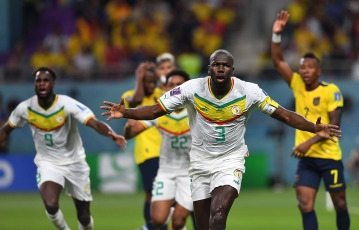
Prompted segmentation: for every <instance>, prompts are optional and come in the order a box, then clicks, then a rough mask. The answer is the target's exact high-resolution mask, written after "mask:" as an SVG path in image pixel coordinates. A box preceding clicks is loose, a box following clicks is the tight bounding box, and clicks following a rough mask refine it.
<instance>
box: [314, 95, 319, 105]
mask: <svg viewBox="0 0 359 230" xmlns="http://www.w3.org/2000/svg"><path fill="white" fill-rule="evenodd" d="M319 102H320V97H316V98H314V99H313V105H315V106H317V105H319Z"/></svg>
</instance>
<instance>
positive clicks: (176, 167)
mask: <svg viewBox="0 0 359 230" xmlns="http://www.w3.org/2000/svg"><path fill="white" fill-rule="evenodd" d="M140 122H141V124H143V125H144V126H145V127H146V128H150V127H152V126H157V127H158V130H159V131H160V133H161V136H162V144H161V150H160V166H159V168H160V169H161V170H163V169H165V170H166V171H172V172H173V171H175V172H183V171H185V172H186V174H187V173H188V169H189V152H190V150H191V142H192V138H191V134H190V129H189V122H188V114H187V110H186V109H183V110H182V111H180V112H179V113H177V112H173V113H171V114H167V115H164V116H162V117H159V118H157V119H155V120H149V121H145V120H144V121H140Z"/></svg>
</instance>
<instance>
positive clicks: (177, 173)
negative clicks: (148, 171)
mask: <svg viewBox="0 0 359 230" xmlns="http://www.w3.org/2000/svg"><path fill="white" fill-rule="evenodd" d="M188 80H189V75H188V74H187V73H186V72H184V71H183V70H173V71H171V72H169V73H168V74H167V75H166V88H167V89H168V90H171V89H173V88H175V87H177V86H179V85H181V84H183V83H184V82H186V81H188ZM152 126H157V127H158V129H159V131H160V134H161V136H162V144H161V150H160V164H159V165H160V166H159V169H158V172H157V176H156V178H155V180H154V182H153V186H152V201H151V220H152V224H153V225H154V226H155V227H157V228H160V227H162V226H163V225H164V224H166V221H167V220H169V219H170V218H171V217H170V210H171V206H172V203H173V202H174V201H175V202H176V203H175V208H174V213H173V218H172V229H174V230H179V229H185V224H186V218H187V216H188V215H189V214H190V213H191V212H192V211H193V203H192V198H191V191H190V178H189V176H188V169H189V151H190V149H191V141H192V139H191V134H190V129H189V123H188V115H187V110H186V109H178V110H176V111H174V112H173V113H171V114H168V115H165V116H162V117H159V118H157V119H155V120H149V121H146V120H143V121H136V120H132V119H130V120H129V121H128V122H127V124H126V126H125V130H124V136H125V138H126V139H130V138H132V137H134V136H136V135H138V134H139V133H141V132H143V131H144V130H146V129H148V128H150V127H152Z"/></svg>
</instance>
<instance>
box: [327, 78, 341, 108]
mask: <svg viewBox="0 0 359 230" xmlns="http://www.w3.org/2000/svg"><path fill="white" fill-rule="evenodd" d="M328 87H329V88H328V95H327V98H328V112H332V111H334V110H336V109H342V108H343V106H344V100H343V96H342V94H341V92H340V90H339V88H338V87H337V86H336V85H334V84H330V85H329V86H328Z"/></svg>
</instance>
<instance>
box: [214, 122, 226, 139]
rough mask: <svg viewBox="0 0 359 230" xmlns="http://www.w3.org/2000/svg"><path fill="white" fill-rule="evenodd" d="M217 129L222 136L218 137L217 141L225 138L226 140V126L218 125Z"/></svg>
mask: <svg viewBox="0 0 359 230" xmlns="http://www.w3.org/2000/svg"><path fill="white" fill-rule="evenodd" d="M215 129H216V130H219V133H218V135H219V137H220V138H216V141H220V142H223V141H225V140H226V136H225V135H224V127H222V126H219V127H216V128H215Z"/></svg>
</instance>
